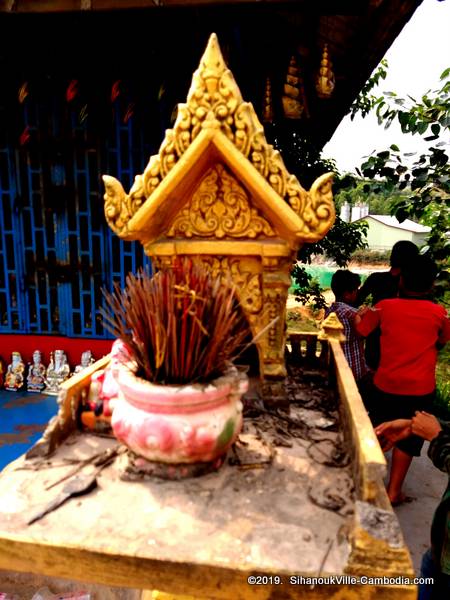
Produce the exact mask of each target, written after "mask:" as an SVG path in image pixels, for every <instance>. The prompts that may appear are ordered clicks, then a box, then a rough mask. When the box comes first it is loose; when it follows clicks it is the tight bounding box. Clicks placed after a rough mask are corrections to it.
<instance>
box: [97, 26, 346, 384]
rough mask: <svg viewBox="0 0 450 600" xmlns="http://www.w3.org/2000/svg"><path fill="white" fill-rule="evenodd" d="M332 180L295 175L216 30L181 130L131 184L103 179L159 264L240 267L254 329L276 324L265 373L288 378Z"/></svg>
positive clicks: (124, 219) (229, 271)
mask: <svg viewBox="0 0 450 600" xmlns="http://www.w3.org/2000/svg"><path fill="white" fill-rule="evenodd" d="M332 178H333V174H332V173H327V174H325V175H322V176H321V177H319V178H318V179H317V180H316V181H315V182H314V184H313V185H312V187H311V189H310V191H309V192H308V191H306V190H305V189H303V187H302V186H301V185H300V183H299V181H298V180H297V178H296V177H295V176H294V175H291V174H289V173H288V171H287V170H286V167H285V166H284V163H283V160H282V158H281V156H280V154H279V153H278V152H277V151H276V150H275V149H274V148H273V146H271V145H270V144H268V143H267V140H266V138H265V135H264V129H263V126H262V125H261V123H260V121H259V119H258V117H257V115H256V113H255V111H254V108H253V106H252V104H250V103H249V102H245V101H244V100H243V99H242V96H241V93H240V91H239V88H238V86H237V84H236V82H235V80H234V77H233V75H232V73H231V71H230V70H229V69H228V68H227V66H226V64H225V61H224V59H223V57H222V53H221V51H220V47H219V43H218V39H217V36H216V35H215V34H212V35H211V37H210V39H209V42H208V45H207V48H206V50H205V53H204V55H203V57H202V59H201V61H200V65H199V67H198V69H197V71H196V72H195V73H194V75H193V79H192V84H191V88H190V90H189V93H188V97H187V102H186V103H185V104H179V105H178V115H177V119H176V121H175V124H174V127H173V129H170V130H168V131H167V132H166V136H165V139H164V141H163V143H162V145H161V147H160V149H159V153H158V154H156V155H154V156H152V157H151V158H150V160H149V163H148V165H147V167H146V169H145V171H144V173H143V174H142V175H137V176H136V178H135V182H134V185H133V186H132V188H131V190H130V192H129V193H128V194H127V193H125V191H124V189H123V187H122V185H121V183H120V182H119V181H117V180H116V179H114V178H113V177H111V176H109V175H105V176H104V177H103V180H104V183H105V187H106V194H105V215H106V219H107V222H108V224H109V226H110V227H111V229H112V230H113V231H114V232H115V233H116V234H117V235H118V236H120V237H121V238H122V239H126V240H139V241H140V242H141V243H142V244H143V245H144V248H145V252H146V253H147V254H148V255H149V256H150V257H151V258H152V259H153V261H154V264H155V266H156V267H158V266H160V265H162V264H169V265H170V264H171V263H172V261H174V259H175V257H176V256H180V255H189V256H199V257H201V259H202V260H203V261H204V262H205V263H206V264H208V265H209V266H210V268H211V269H212V270H213V271H214V272H215V273H223V274H224V275H231V277H232V279H233V281H234V282H235V284H236V287H237V289H238V293H239V301H240V303H241V306H242V308H243V310H244V312H245V315H246V317H247V319H248V322H249V325H250V327H251V330H252V333H253V335H254V336H255V337H256V336H257V335H258V334H259V333H261V332H262V331H263V330H264V329H265V328H267V330H266V331H264V333H263V334H262V335H260V337H259V338H258V339H257V342H256V344H257V348H258V355H259V371H260V375H261V377H262V378H264V379H271V378H272V379H279V378H283V377H284V376H285V374H286V369H285V364H284V352H285V342H286V333H285V311H286V300H287V295H288V289H289V286H290V283H291V279H290V270H291V267H292V264H293V261H294V260H295V257H296V252H297V250H298V249H299V248H300V247H301V246H302V245H303V244H304V243H311V242H316V241H318V240H320V239H322V238H323V237H324V236H325V234H326V233H327V231H328V230H329V229H330V227H331V226H332V224H333V222H334V215H335V213H334V205H333V198H332V191H331V183H332ZM276 317H279V318H278V320H275V318H276Z"/></svg>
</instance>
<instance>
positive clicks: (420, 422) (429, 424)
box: [411, 410, 442, 441]
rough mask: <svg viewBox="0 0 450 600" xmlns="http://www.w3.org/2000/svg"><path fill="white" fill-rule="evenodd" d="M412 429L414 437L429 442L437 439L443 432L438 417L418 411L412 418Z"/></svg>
mask: <svg viewBox="0 0 450 600" xmlns="http://www.w3.org/2000/svg"><path fill="white" fill-rule="evenodd" d="M411 429H412V432H413V433H414V435H419V436H420V437H422V438H424V439H425V440H428V441H430V440H432V439H433V438H435V437H436V436H437V435H438V434H439V432H440V431H442V427H441V424H440V423H439V421H438V420H437V419H436V417H435V416H434V415H430V413H427V412H425V411H423V410H422V411H417V412H416V414H415V416H414V417H413V418H412V423H411Z"/></svg>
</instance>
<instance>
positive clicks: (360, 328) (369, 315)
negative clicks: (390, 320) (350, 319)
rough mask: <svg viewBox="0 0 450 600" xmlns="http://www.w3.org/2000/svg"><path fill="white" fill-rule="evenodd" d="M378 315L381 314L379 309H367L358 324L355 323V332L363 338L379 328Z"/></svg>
mask: <svg viewBox="0 0 450 600" xmlns="http://www.w3.org/2000/svg"><path fill="white" fill-rule="evenodd" d="M377 306H378V305H377ZM380 313H381V310H380V309H379V308H371V309H369V310H368V311H367V312H366V313H365V314H364V315H363V316H362V317H361V321H360V322H359V323H355V325H356V331H357V332H358V333H359V334H360V335H362V336H363V337H366V336H367V335H369V333H371V332H372V331H373V330H374V329H376V328H377V327H378V326H379V324H380Z"/></svg>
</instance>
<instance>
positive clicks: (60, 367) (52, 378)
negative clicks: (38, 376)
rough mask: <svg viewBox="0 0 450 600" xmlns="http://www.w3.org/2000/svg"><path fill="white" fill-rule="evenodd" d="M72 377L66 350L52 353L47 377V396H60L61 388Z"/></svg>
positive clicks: (45, 391)
mask: <svg viewBox="0 0 450 600" xmlns="http://www.w3.org/2000/svg"><path fill="white" fill-rule="evenodd" d="M69 375H70V367H69V365H68V363H67V356H66V354H65V352H64V350H55V353H54V356H53V352H50V364H49V365H48V367H47V373H46V376H45V390H44V393H45V394H51V395H55V396H57V395H58V392H59V386H60V385H61V383H62V382H63V381H65V380H66V379H67V378H68V377H69Z"/></svg>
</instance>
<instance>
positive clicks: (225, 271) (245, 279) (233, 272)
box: [202, 256, 263, 321]
mask: <svg viewBox="0 0 450 600" xmlns="http://www.w3.org/2000/svg"><path fill="white" fill-rule="evenodd" d="M202 261H203V263H204V264H205V265H207V266H208V267H209V269H211V274H212V276H213V277H217V276H218V275H222V276H223V277H230V278H231V280H232V282H233V283H234V285H235V286H236V290H237V294H238V297H239V302H240V304H241V306H242V308H243V310H244V312H245V313H246V314H247V316H248V317H249V321H252V319H251V318H250V316H251V315H256V314H258V313H260V312H261V310H262V308H263V292H262V275H261V263H260V262H259V261H258V260H257V259H242V258H239V257H236V258H233V257H229V256H227V257H223V258H219V257H215V256H210V257H202Z"/></svg>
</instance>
